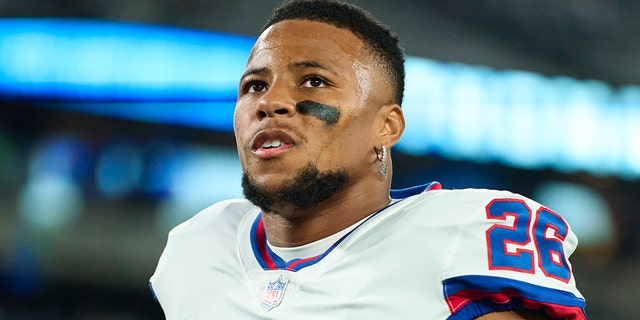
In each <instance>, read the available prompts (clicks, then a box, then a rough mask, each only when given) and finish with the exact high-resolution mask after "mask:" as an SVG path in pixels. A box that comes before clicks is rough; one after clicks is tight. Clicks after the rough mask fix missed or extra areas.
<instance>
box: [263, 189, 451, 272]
mask: <svg viewBox="0 0 640 320" xmlns="http://www.w3.org/2000/svg"><path fill="white" fill-rule="evenodd" d="M438 189H442V186H441V185H440V183H438V182H431V183H429V184H425V185H420V186H416V187H412V188H407V189H402V190H391V197H392V198H393V199H404V198H407V197H409V196H412V195H416V194H419V193H422V192H426V191H430V190H438ZM396 203H398V202H393V203H391V204H389V205H388V206H386V207H384V208H382V209H380V210H379V211H377V212H376V213H374V214H372V215H371V216H369V218H367V219H366V220H365V221H363V222H361V223H360V224H359V225H358V226H357V227H355V228H354V229H353V230H351V231H349V232H348V233H347V234H345V235H344V236H342V237H341V238H340V239H338V241H336V242H335V243H334V244H333V245H331V247H329V249H327V250H326V251H325V252H324V253H322V254H320V255H317V256H313V257H309V258H302V259H293V260H290V261H284V260H283V259H282V258H280V257H279V256H278V255H277V254H276V253H275V252H273V251H272V250H271V249H270V248H269V246H268V245H267V234H266V232H265V229H264V222H263V220H262V213H260V214H258V216H257V217H256V219H255V220H254V222H253V225H252V226H251V233H250V238H251V249H252V250H253V254H254V256H255V258H256V260H257V261H258V263H260V266H261V267H262V269H264V270H289V271H293V272H296V271H298V270H300V269H303V268H305V267H308V266H311V265H314V264H316V263H318V262H319V261H320V260H322V258H324V257H325V256H326V255H328V254H329V253H330V252H331V251H333V249H335V248H336V247H337V246H338V245H339V244H340V243H341V242H342V241H344V239H346V238H347V237H349V235H351V234H352V233H353V232H354V231H355V230H357V229H358V228H359V227H360V226H361V225H363V224H364V223H366V222H367V221H369V219H371V218H373V217H374V216H376V215H377V214H378V213H380V212H382V211H384V210H385V209H387V208H389V207H390V206H392V205H394V204H396Z"/></svg>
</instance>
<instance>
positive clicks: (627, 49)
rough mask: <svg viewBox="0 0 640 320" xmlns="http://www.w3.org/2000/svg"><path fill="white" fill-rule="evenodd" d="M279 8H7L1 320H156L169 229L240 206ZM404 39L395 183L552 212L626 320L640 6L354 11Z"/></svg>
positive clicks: (632, 289)
mask: <svg viewBox="0 0 640 320" xmlns="http://www.w3.org/2000/svg"><path fill="white" fill-rule="evenodd" d="M276 3H278V1H273V0H253V1H250V0H242V1H240V0H239V1H217V0H207V1H205V0H181V1H178V0H138V1H128V0H127V1H125V0H109V1H107V0H75V1H71V0H57V1H55V0H0V17H2V18H1V19H0V320H5V319H20V320H22V319H162V318H163V315H162V310H161V309H160V307H159V305H158V304H157V303H156V302H155V301H154V300H153V297H152V295H151V293H150V291H149V289H148V285H147V283H148V279H149V277H150V276H151V274H152V273H153V271H154V268H155V265H156V262H157V259H158V257H159V255H160V253H161V252H162V249H163V247H164V244H165V241H166V234H167V232H168V231H169V230H170V229H171V228H172V227H174V226H175V225H177V224H178V223H180V222H182V221H184V220H186V219H188V218H189V217H191V216H192V215H193V214H195V213H196V212H197V211H199V210H201V209H203V208H204V207H206V206H207V205H209V204H211V203H213V202H215V201H218V200H221V199H225V198H230V197H241V196H242V194H241V188H240V183H239V181H240V174H241V170H240V167H239V165H238V163H237V155H236V151H235V140H234V137H233V133H232V131H231V130H232V127H231V121H232V114H233V108H234V102H235V96H236V86H237V82H238V79H239V75H240V74H241V73H242V71H243V68H244V63H245V61H246V58H247V56H248V51H249V49H250V48H251V45H252V43H253V41H254V40H255V37H256V36H257V35H258V31H259V30H260V28H261V26H262V24H263V23H264V22H265V21H266V19H267V18H268V16H269V14H270V12H271V10H272V8H273V7H274V6H275V5H276ZM352 3H355V4H357V5H361V6H362V7H364V8H366V9H367V10H369V11H370V12H372V13H373V14H374V15H375V16H376V17H378V18H379V19H380V20H381V21H383V22H384V23H386V24H387V25H388V26H390V28H391V29H392V30H393V31H395V32H396V33H398V35H399V37H400V39H401V44H402V46H403V47H404V48H405V51H406V54H407V56H408V59H407V89H406V94H405V103H404V105H403V108H404V110H405V113H406V116H407V119H408V129H407V131H406V134H405V137H404V138H403V140H402V141H401V143H400V144H399V145H398V146H396V147H395V148H394V151H393V161H394V169H395V172H394V173H395V174H394V182H393V186H394V187H395V188H402V187H408V186H411V185H414V184H420V183H424V182H428V181H432V180H437V181H440V182H441V183H442V184H443V186H444V187H445V188H467V187H481V188H496V189H508V190H512V191H515V192H518V193H521V194H524V195H526V196H528V197H532V198H534V199H536V200H538V201H539V202H541V203H543V204H545V205H547V206H549V207H550V208H552V209H554V210H555V211H557V212H558V213H560V214H562V215H564V216H565V217H566V218H567V220H569V222H570V224H571V225H572V226H573V227H574V230H575V232H576V233H577V234H578V236H579V237H580V240H581V243H580V247H579V248H578V250H577V251H576V252H575V253H574V255H573V256H572V263H573V269H574V273H575V275H576V278H577V281H578V287H579V288H580V290H581V291H582V293H583V294H584V295H585V296H586V298H587V313H588V315H589V316H590V319H636V318H639V317H640V312H638V311H637V302H638V298H637V297H638V296H639V295H638V294H639V293H640V292H639V291H640V289H639V288H640V276H639V275H638V270H640V259H639V258H640V233H638V232H636V230H637V229H638V227H640V212H639V210H638V208H637V207H636V201H637V200H638V199H639V198H640V58H638V57H640V33H638V32H637V31H638V30H640V19H638V16H639V14H640V2H635V1H622V0H620V1H609V0H580V1H578V0H562V1H554V0H537V1H506V0H487V1H476V0H473V1H471V0H470V1H436V0H426V1H424V0H412V1H409V0H405V1H393V2H391V1H374V0H361V1H352Z"/></svg>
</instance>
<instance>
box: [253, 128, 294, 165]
mask: <svg viewBox="0 0 640 320" xmlns="http://www.w3.org/2000/svg"><path fill="white" fill-rule="evenodd" d="M294 145H295V142H294V140H293V138H291V136H290V135H288V134H287V133H286V132H284V131H282V130H277V129H272V130H265V131H261V132H259V133H258V134H257V135H256V136H255V137H254V138H253V143H252V144H251V151H253V152H254V153H255V154H256V155H258V156H260V157H264V158H270V157H275V156H277V155H279V154H280V153H282V152H284V151H286V150H288V149H289V148H291V147H293V146H294Z"/></svg>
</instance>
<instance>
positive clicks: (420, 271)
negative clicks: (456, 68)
mask: <svg viewBox="0 0 640 320" xmlns="http://www.w3.org/2000/svg"><path fill="white" fill-rule="evenodd" d="M434 186H435V189H440V188H439V185H437V184H432V185H431V189H434V188H433V187H434ZM422 189H423V190H424V187H423V188H422ZM416 190H417V189H415V188H414V189H412V190H409V191H406V190H405V191H403V192H401V193H399V195H398V194H396V193H392V196H396V197H398V198H401V199H398V200H397V201H394V202H392V204H391V205H389V206H388V207H386V208H384V209H382V210H380V211H379V212H377V213H375V214H373V215H371V216H370V217H369V218H367V219H365V220H363V221H362V222H360V223H359V224H358V225H357V226H356V227H355V228H353V229H352V230H351V231H349V232H348V233H346V234H345V235H344V236H342V237H341V238H339V239H338V240H337V241H336V242H335V243H334V244H333V245H332V246H330V247H329V248H328V249H327V250H326V251H325V252H324V253H322V254H320V255H317V256H313V257H300V258H299V259H293V260H290V261H284V260H282V259H281V258H280V257H278V256H277V255H276V254H275V253H274V252H273V251H272V250H271V249H270V248H269V246H268V245H267V241H266V236H265V231H264V226H263V224H262V217H261V214H260V210H259V209H258V208H256V207H255V206H253V205H252V204H251V203H249V202H248V201H246V200H229V201H224V202H220V203H217V204H215V205H213V206H211V207H209V208H207V209H205V210H204V211H202V212H201V213H199V214H198V215H196V216H195V217H193V218H192V219H190V220H189V221H187V222H185V223H183V224H181V225H180V226H178V227H176V228H175V229H173V230H172V231H171V232H170V233H169V239H168V242H167V246H166V248H165V250H164V252H163V254H162V257H161V258H160V261H159V263H158V266H157V269H156V271H155V274H154V275H153V276H152V277H151V287H152V290H153V291H154V294H155V295H156V298H157V299H158V301H159V302H160V304H161V305H162V308H163V310H164V312H165V315H166V317H167V319H170V320H173V319H190V320H193V319H203V320H204V319H207V320H211V319H473V318H475V317H477V316H479V315H482V314H485V313H488V312H492V311H503V310H514V309H516V310H517V309H522V308H529V309H535V310H538V309H544V310H545V311H546V312H547V313H548V314H549V315H550V316H551V317H553V318H560V319H585V312H584V299H583V297H582V296H581V294H580V293H579V292H578V290H577V289H576V286H575V279H574V277H573V274H572V272H571V265H570V264H569V261H568V257H569V255H570V254H571V253H572V252H573V251H574V249H575V247H576V245H577V238H576V236H575V235H574V233H573V232H572V231H571V230H570V229H569V227H568V225H567V223H566V222H565V221H564V220H563V219H562V218H561V217H560V216H559V215H557V214H556V213H554V212H553V211H551V210H549V209H547V208H545V207H543V206H541V205H540V204H538V203H536V202H534V201H532V200H530V199H527V198H525V197H523V196H520V195H517V194H513V193H510V192H506V191H493V190H477V189H467V190H431V191H428V192H422V193H419V194H415V195H411V196H408V197H405V196H407V194H412V193H415V191H416ZM418 192H419V191H418Z"/></svg>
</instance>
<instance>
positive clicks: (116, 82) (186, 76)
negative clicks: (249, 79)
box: [0, 19, 640, 178]
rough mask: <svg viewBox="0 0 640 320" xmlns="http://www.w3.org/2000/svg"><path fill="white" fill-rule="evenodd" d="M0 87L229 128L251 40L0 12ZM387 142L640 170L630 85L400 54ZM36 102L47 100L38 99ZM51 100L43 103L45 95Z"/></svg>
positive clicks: (425, 150) (14, 93)
mask: <svg viewBox="0 0 640 320" xmlns="http://www.w3.org/2000/svg"><path fill="white" fill-rule="evenodd" d="M0 35H1V36H2V38H0V39H1V40H0V41H1V42H0V58H2V59H0V97H3V96H4V98H8V99H12V98H26V99H32V100H34V101H39V102H38V103H39V105H40V106H44V107H50V108H61V109H66V110H71V111H76V112H87V113H92V114H99V115H106V116H112V117H122V118H129V119H136V120H142V121H152V122H159V123H168V124H173V125H180V126H190V127H199V128H211V129H215V130H220V131H232V128H233V126H232V119H233V108H234V102H235V99H236V90H237V89H236V87H237V82H238V80H239V77H240V74H241V72H242V71H243V69H244V65H245V62H246V59H247V57H248V53H249V50H250V48H251V46H252V44H253V42H254V39H253V38H249V37H242V36H235V35H227V34H219V33H213V32H204V31H196V30H185V29H177V28H169V27H160V26H152V25H143V24H131V23H116V22H108V21H89V20H55V19H42V20H39V19H0ZM406 69H407V70H406V71H407V78H406V92H405V97H406V98H405V104H404V106H403V108H404V113H405V116H406V119H407V129H406V131H405V135H404V137H403V139H402V140H401V141H400V143H399V144H398V146H397V147H396V150H398V151H401V152H405V153H408V154H414V155H438V156H443V157H446V158H449V159H455V160H470V161H476V162H488V161H498V162H501V163H503V164H506V165H509V166H514V167H521V168H530V169H540V168H554V169H556V170H560V171H576V170H586V171H589V172H591V173H593V174H597V175H612V174H615V175H618V176H620V177H628V178H634V177H639V176H640V151H638V150H640V149H639V148H637V147H636V144H637V141H640V129H638V128H640V111H639V110H640V93H639V92H640V87H638V86H628V87H625V88H622V89H620V90H614V89H612V88H611V87H610V86H609V85H607V84H605V83H602V82H599V81H578V80H576V79H571V78H568V77H543V76H541V75H538V74H535V73H531V72H522V71H514V70H511V71H496V70H492V69H489V68H486V67H473V66H467V65H462V64H450V63H449V64H446V63H439V62H436V61H431V60H428V59H421V58H416V57H408V58H407V63H406ZM42 101H46V102H47V103H42ZM51 102H54V103H51Z"/></svg>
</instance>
